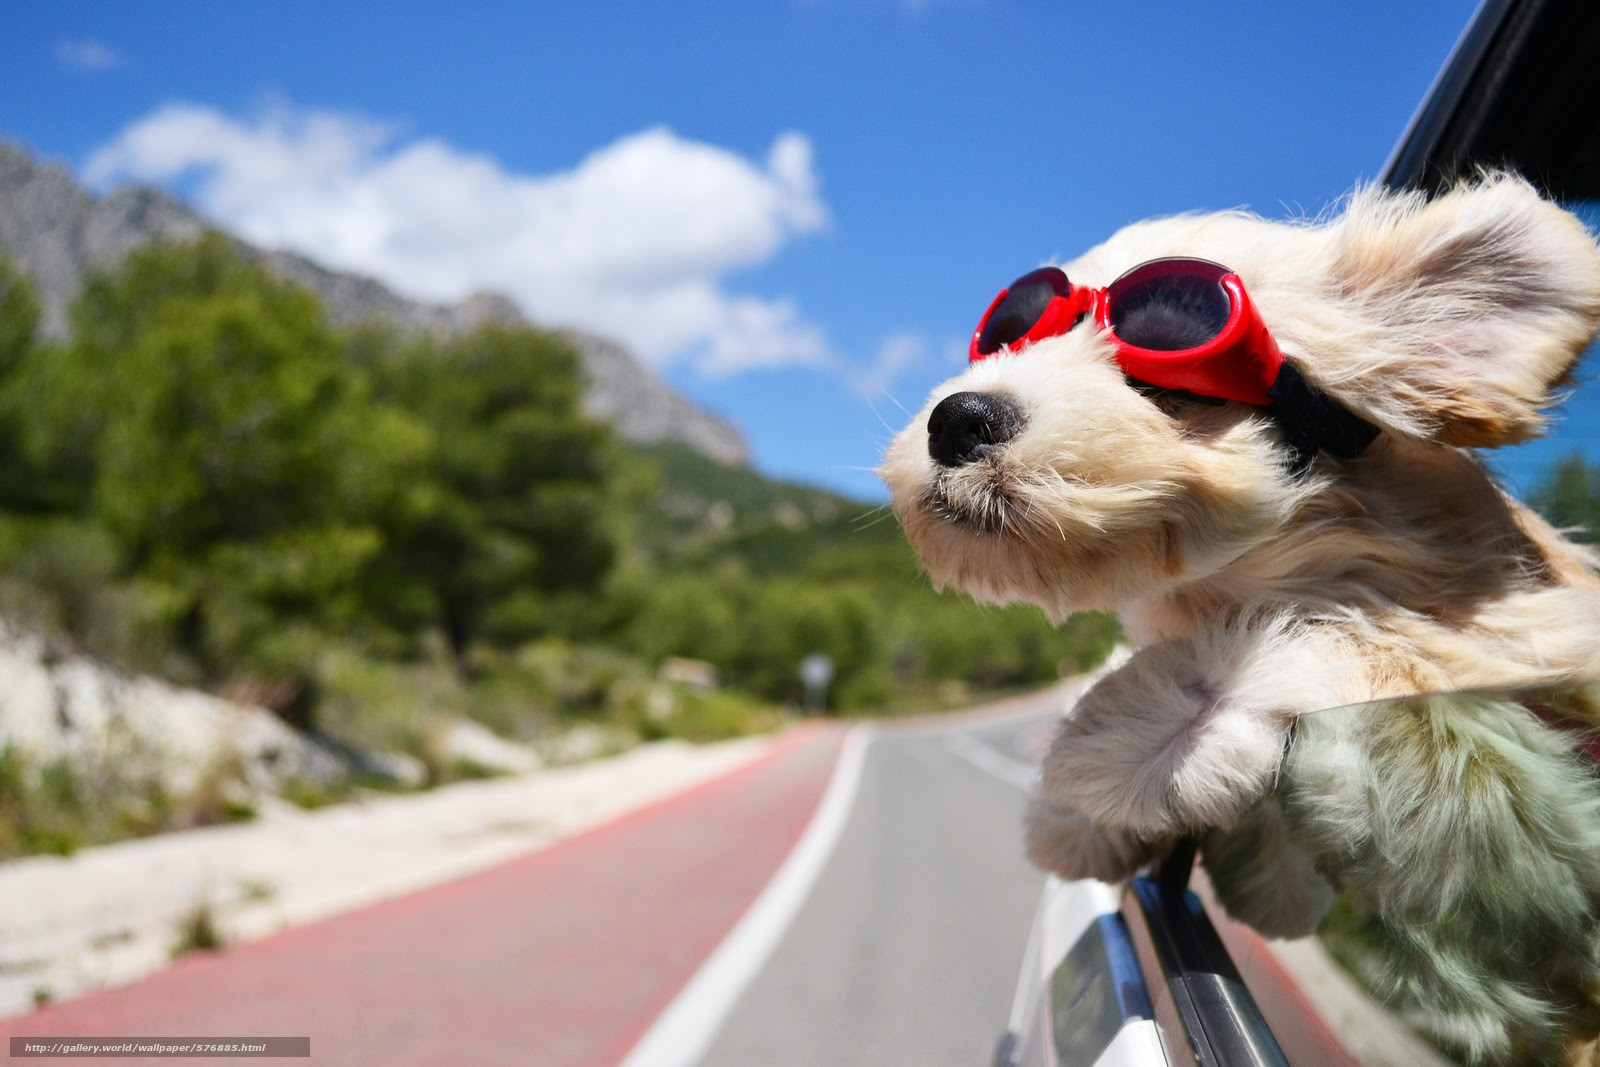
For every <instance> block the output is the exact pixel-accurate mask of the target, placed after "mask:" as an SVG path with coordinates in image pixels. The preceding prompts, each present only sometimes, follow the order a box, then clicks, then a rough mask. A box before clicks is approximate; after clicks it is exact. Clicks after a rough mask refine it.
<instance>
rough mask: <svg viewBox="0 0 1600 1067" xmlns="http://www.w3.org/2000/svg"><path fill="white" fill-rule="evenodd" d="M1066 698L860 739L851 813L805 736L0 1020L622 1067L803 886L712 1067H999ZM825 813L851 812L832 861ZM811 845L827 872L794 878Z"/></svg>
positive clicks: (353, 1054) (715, 1030)
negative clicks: (1048, 756)
mask: <svg viewBox="0 0 1600 1067" xmlns="http://www.w3.org/2000/svg"><path fill="white" fill-rule="evenodd" d="M1059 700H1060V696H1059V694H1038V695H1034V696H1032V697H1027V698H1021V699H1019V700H1018V701H1013V702H1011V703H1009V704H1007V705H1003V706H1000V707H998V708H995V709H989V710H987V711H985V712H981V713H975V714H972V715H967V716H963V717H954V718H938V719H921V720H917V721H914V722H906V723H899V724H880V725H876V726H872V727H868V728H866V729H867V731H868V732H867V735H866V736H867V738H868V740H867V741H866V742H865V745H864V747H859V763H858V764H855V765H858V766H859V768H860V776H859V779H853V781H854V782H855V788H854V791H853V793H851V794H850V795H849V796H848V797H844V794H842V793H839V788H838V784H839V781H840V779H841V778H842V777H844V772H843V771H842V770H840V768H841V767H842V766H845V765H846V764H849V763H854V762H855V761H853V760H848V759H846V760H841V759H840V758H839V753H840V751H841V748H842V747H843V748H845V749H848V748H849V747H850V746H848V745H845V744H844V735H845V729H844V728H843V727H840V726H838V725H835V724H832V723H810V724H805V725H802V726H800V727H798V728H793V729H791V730H789V731H788V732H786V733H785V734H783V735H781V736H780V737H779V738H778V739H776V740H775V741H774V742H772V744H771V746H770V749H769V751H768V753H767V754H766V755H764V756H763V757H762V758H760V759H759V760H757V761H756V762H755V763H753V764H751V765H749V766H746V767H744V768H743V769H741V770H738V771H735V772H733V773H731V774H728V775H726V776H725V777H724V778H721V779H717V780H715V781H712V782H709V783H706V784H703V785H700V786H697V787H695V788H693V789H691V790H689V791H687V792H685V793H682V794H680V795H678V796H675V797H672V798H670V799H668V800H666V801H663V802H660V803H657V804H655V805H652V806H650V807H648V808H645V809H642V810H639V811H637V812H634V813H633V814H631V815H629V816H627V817H625V818H623V819H620V820H618V821H616V822H613V823H610V824H608V825H606V826H603V827H601V828H599V829H596V830H594V831H591V832H589V833H586V834H583V835H580V836H579V837H576V838H572V839H569V840H567V841H565V842H562V843H559V844H557V845H555V846H553V847H550V848H547V849H544V850H542V851H539V852H536V853H533V854H531V855H528V856H525V857H523V858H521V859H517V860H513V861H511V862H509V863H506V864H504V865H502V866H500V867H497V868H494V869H492V870H489V871H485V872H483V873H481V874H478V875H474V876H472V877H468V878H463V879H459V880H457V881H454V882H450V883H446V884H444V885H441V886H437V887H435V888H433V889H429V890H425V891H423V892H420V893H413V894H410V895H407V896H403V897H399V898H395V899H392V900H389V901H386V902H384V903H381V904H378V905H375V906H373V907H369V908H364V909H361V910H359V911H356V912H352V913H348V914H345V915H341V916H337V917H335V918H332V919H328V920H324V921H322V922H318V923H313V924H310V925H307V926H303V927H299V928H295V929H291V930H288V931H285V932H284V933H281V934H278V935H275V936H273V937H270V938H267V939H264V940H262V941H258V942H253V943H249V944H244V945H239V946H236V947H233V948H231V949H229V950H227V951H225V952H222V953H215V954H195V955H191V956H189V957H186V958H184V959H183V960H181V961H179V963H178V964H177V965H175V966H174V967H172V968H170V969H168V970H167V971H164V972H161V973H159V974H157V975H155V976H153V977H151V978H149V979H146V980H145V981H142V982H139V983H137V984H135V985H132V986H128V987H124V988H122V989H114V990H107V991H104V992H101V993H96V994H92V995H89V996H86V997H83V998H81V999H78V1000H74V1001H69V1002H65V1003H62V1004H57V1005H52V1006H50V1007H48V1008H45V1009H44V1010H42V1011H38V1012H35V1013H33V1014H31V1015H27V1016H23V1017H19V1018H15V1019H9V1020H3V1021H0V1037H9V1036H22V1035H48V1036H58V1037H62V1036H77V1037H82V1036H130V1037H131V1036H142V1037H184V1036H190V1037H196V1036H209V1037H222V1036H232V1037H244V1036H309V1037H310V1038H311V1048H312V1061H313V1062H316V1063H338V1064H369V1063H380V1062H381V1063H397V1064H411V1063H416V1064H421V1063H438V1064H458V1063H472V1064H496V1063H505V1064H534V1065H538V1067H600V1065H604V1064H616V1063H618V1062H619V1061H620V1060H622V1059H623V1058H624V1056H626V1055H627V1054H628V1052H629V1050H630V1049H633V1050H635V1051H636V1052H637V1051H638V1049H639V1047H640V1046H639V1045H638V1043H639V1041H640V1039H641V1037H642V1036H644V1035H645V1034H646V1033H647V1031H650V1030H651V1026H652V1023H653V1022H657V1021H658V1020H660V1019H661V1018H662V1017H663V1012H664V1010H665V1009H667V1008H668V1007H669V1005H673V1006H676V1005H677V1003H678V1002H679V1001H681V1000H683V999H684V998H685V996H686V993H685V990H686V989H689V988H695V987H697V986H698V983H699V979H698V977H697V975H699V974H700V973H702V972H705V971H706V970H707V969H708V967H709V964H708V960H711V959H715V958H719V957H720V956H722V955H723V949H724V948H726V947H727V945H728V944H729V943H730V942H731V941H734V940H737V939H736V938H734V937H733V936H731V935H730V931H733V932H735V933H736V932H737V931H738V930H740V929H742V928H743V927H744V926H746V925H748V923H747V922H741V917H742V916H743V917H745V919H746V920H748V919H749V917H750V916H752V915H753V914H755V913H756V912H760V911H761V910H762V907H763V905H764V903H771V901H769V900H768V897H769V896H770V895H771V890H772V889H773V888H774V887H775V886H776V885H777V884H779V883H785V879H786V878H787V882H786V883H785V884H787V885H788V886H789V889H790V890H791V895H792V897H793V900H794V902H795V904H796V908H795V909H794V910H792V911H791V912H790V913H787V914H784V915H782V916H780V917H779V919H778V920H776V925H774V926H772V928H771V929H772V931H773V932H772V940H771V943H769V945H768V947H767V949H766V950H763V952H762V953H761V954H760V956H759V958H753V960H754V962H753V963H752V964H751V972H752V973H751V974H750V975H748V976H747V977H748V981H747V982H746V981H744V980H743V979H741V980H740V982H739V983H738V984H737V987H736V988H732V990H731V993H728V995H727V997H726V1003H724V1004H723V1005H722V1006H721V1008H719V1009H718V1010H717V1011H715V1012H713V1013H711V1014H709V1015H706V1014H704V1013H702V1015H701V1017H700V1020H699V1021H700V1025H701V1026H702V1029H703V1032H702V1033H701V1034H700V1035H699V1036H698V1038H696V1040H695V1042H694V1043H693V1044H692V1048H693V1049H694V1050H695V1051H696V1052H700V1051H704V1052H705V1056H704V1062H706V1063H708V1064H717V1065H723V1064H763V1065H765V1064H779V1065H781V1064H827V1065H833V1064H857V1063H860V1064H896V1063H916V1064H941V1063H950V1064H956V1063H960V1064H982V1063H985V1062H987V1060H988V1057H989V1056H990V1053H991V1051H992V1047H993V1042H994V1040H995V1038H996V1037H997V1036H998V1035H999V1033H1000V1032H1001V1030H1002V1029H1003V1027H1004V1024H1005V1020H1006V1015H1007V1011H1008V1009H1009V1005H1010V996H1011V991H1012V988H1013V986H1014V983H1015V981H1016V975H1017V970H1018V967H1019V964H1020V959H1021V955H1022V950H1023V944H1024V941H1025V938H1026V934H1027V929H1028V925H1029V922H1030V918H1031V915H1032V912H1033V909H1034V906H1035V903H1036V901H1037V897H1038V894H1039V889H1040V885H1041V881H1042V879H1041V876H1040V875H1039V874H1037V873H1036V872H1034V871H1032V870H1031V869H1029V868H1028V867H1027V865H1026V863H1025V861H1024V860H1023V859H1022V856H1021V842H1020V825H1019V819H1020V815H1021V810H1022V801H1023V797H1024V788H1025V787H1026V785H1027V783H1028V781H1029V780H1030V779H1031V776H1032V774H1033V767H1032V763H1033V761H1036V758H1037V755H1038V753H1039V751H1040V749H1041V745H1042V743H1043V737H1044V731H1045V729H1046V728H1047V727H1048V725H1049V722H1050V720H1051V719H1052V718H1053V717H1054V715H1055V713H1056V707H1057V706H1058V704H1059ZM830 782H831V783H833V784H832V785H830ZM825 792H826V795H827V797H828V798H829V799H827V800H824V795H825ZM836 793H839V796H835V794H836ZM841 798H843V799H846V800H848V801H849V803H836V801H840V800H841ZM819 802H821V807H822V809H827V808H829V807H830V805H831V806H832V807H833V808H834V809H835V812H834V813H835V814H836V815H838V816H840V818H838V819H837V820H836V824H837V837H835V838H829V839H828V840H826V841H823V840H821V839H820V838H819V837H818V836H817V829H818V825H819V824H820V823H821V822H822V817H821V815H820V814H819V811H820V809H819ZM808 849H809V850H810V854H812V855H813V856H815V857H817V858H818V862H819V866H818V869H817V871H816V872H815V874H814V877H813V876H811V875H807V876H806V878H805V879H801V880H798V881H797V880H796V879H795V878H794V877H792V876H793V875H794V874H795V871H794V870H791V868H792V867H793V866H794V860H795V859H796V857H797V856H799V855H800V854H802V853H805V852H807V850H808ZM785 872H787V873H785ZM775 874H777V875H778V877H777V878H774V875H775ZM753 905H754V906H753ZM768 918H769V919H772V913H771V911H770V909H768ZM719 945H720V946H723V948H719ZM692 979H693V981H692ZM671 1014H672V1013H670V1012H669V1013H668V1015H671ZM658 1028H659V1027H658ZM682 1047H691V1046H682ZM669 1052H670V1050H669ZM692 1059H693V1057H692V1056H691V1057H689V1058H688V1060H683V1059H682V1058H681V1057H680V1062H688V1061H692ZM186 1062H190V1063H195V1062H204V1061H198V1060H192V1059H191V1060H186ZM217 1062H230V1061H217ZM646 1062H657V1063H666V1062H673V1060H672V1056H671V1055H669V1056H668V1057H667V1058H666V1059H657V1060H655V1061H646Z"/></svg>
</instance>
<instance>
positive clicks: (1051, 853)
mask: <svg viewBox="0 0 1600 1067" xmlns="http://www.w3.org/2000/svg"><path fill="white" fill-rule="evenodd" d="M1024 829H1025V831H1026V840H1027V846H1028V858H1029V859H1030V860H1032V861H1033V865H1034V866H1035V867H1038V868H1039V869H1040V870H1045V871H1049V872H1050V873H1052V874H1055V875H1058V876H1059V877H1061V878H1065V879H1067V880H1069V881H1070V880H1072V879H1075V878H1098V879H1099V880H1100V881H1102V882H1120V881H1122V880H1123V879H1124V878H1127V877H1129V876H1131V875H1132V874H1133V872H1134V871H1137V870H1138V869H1139V868H1140V867H1143V866H1144V865H1145V864H1146V863H1148V862H1150V860H1151V859H1153V858H1154V857H1155V853H1156V850H1157V846H1156V845H1155V844H1153V843H1151V842H1147V841H1142V840H1140V839H1139V838H1137V837H1135V836H1133V835H1132V834H1127V833H1121V832H1118V831H1114V830H1103V829H1101V828H1100V827H1098V826H1096V825H1095V824H1094V823H1093V822H1092V821H1091V820H1090V819H1089V817H1088V816H1087V815H1085V814H1083V813H1082V812H1079V811H1063V810H1062V809H1060V808H1056V807H1052V806H1051V805H1050V804H1049V803H1047V802H1045V801H1043V800H1040V799H1039V798H1038V797H1035V798H1033V800H1032V801H1030V802H1029V804H1028V814H1027V816H1026V818H1025V820H1024Z"/></svg>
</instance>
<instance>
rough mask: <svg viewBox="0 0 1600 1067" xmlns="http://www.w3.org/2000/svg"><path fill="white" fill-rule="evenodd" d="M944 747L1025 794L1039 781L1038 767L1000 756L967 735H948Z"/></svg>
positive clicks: (1031, 790)
mask: <svg viewBox="0 0 1600 1067" xmlns="http://www.w3.org/2000/svg"><path fill="white" fill-rule="evenodd" d="M944 747H945V748H947V749H949V750H950V752H951V753H952V754H954V755H956V756H959V757H961V758H962V759H964V760H966V761H967V762H968V763H970V764H972V765H973V766H974V767H976V768H978V770H980V771H983V772H984V773H985V774H989V775H992V776H994V777H995V778H998V779H1000V780H1001V781H1002V782H1005V783H1006V784H1008V785H1014V786H1016V787H1017V788H1018V789H1020V790H1022V791H1023V792H1025V793H1031V792H1033V787H1034V785H1035V784H1036V783H1037V782H1038V781H1039V768H1038V767H1035V766H1034V765H1033V764H1031V763H1024V762H1023V761H1022V760H1019V759H1012V758H1011V757H1010V756H1005V755H1002V754H1001V753H999V752H996V751H995V750H994V749H992V748H990V747H989V746H988V745H986V744H984V743H983V742H982V741H979V740H978V739H977V738H975V737H972V736H970V735H968V734H950V735H949V736H947V737H946V738H945V739H944Z"/></svg>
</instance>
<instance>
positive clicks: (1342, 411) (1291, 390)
mask: <svg viewBox="0 0 1600 1067" xmlns="http://www.w3.org/2000/svg"><path fill="white" fill-rule="evenodd" d="M1267 396H1269V397H1271V399H1272V406H1271V407H1269V408H1267V411H1268V412H1269V413H1270V414H1271V415H1272V417H1273V418H1274V419H1275V420H1276V421H1277V423H1278V425H1279V426H1281V427H1283V432H1284V436H1285V437H1287V438H1288V440H1289V451H1290V453H1291V459H1290V464H1289V469H1290V470H1291V471H1292V472H1294V473H1295V474H1296V475H1300V474H1304V473H1305V472H1306V471H1307V470H1308V469H1309V468H1310V467H1311V463H1312V461H1313V460H1315V459H1316V458H1317V453H1318V452H1326V453H1328V454H1329V455H1330V456H1336V457H1338V458H1339V459H1354V458H1355V457H1357V456H1359V455H1361V453H1362V452H1363V451H1364V450H1365V449H1366V447H1367V446H1368V445H1370V444H1371V443H1372V442H1373V439H1374V438H1376V437H1377V436H1378V433H1379V430H1378V427H1376V426H1374V425H1372V423H1370V422H1368V421H1367V420H1366V419H1363V418H1362V417H1361V416H1359V415H1356V414H1353V413H1352V412H1350V411H1349V410H1348V409H1347V408H1345V407H1344V406H1343V405H1341V404H1340V403H1339V402H1338V401H1337V400H1335V399H1333V397H1331V396H1329V395H1328V394H1327V393H1324V392H1323V391H1322V390H1321V389H1318V388H1317V387H1316V386H1314V385H1312V384H1311V383H1310V382H1308V381H1306V380H1305V377H1304V376H1303V375H1302V374H1301V373H1300V372H1299V371H1298V370H1297V369H1295V365H1294V364H1293V363H1289V362H1287V361H1285V362H1284V364H1283V366H1282V368H1281V369H1280V370H1279V371H1278V379H1277V381H1275V382H1273V383H1272V388H1270V389H1268V390H1267Z"/></svg>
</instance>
